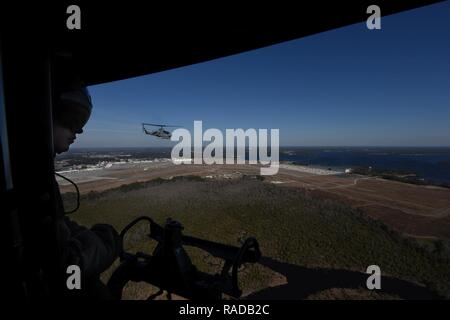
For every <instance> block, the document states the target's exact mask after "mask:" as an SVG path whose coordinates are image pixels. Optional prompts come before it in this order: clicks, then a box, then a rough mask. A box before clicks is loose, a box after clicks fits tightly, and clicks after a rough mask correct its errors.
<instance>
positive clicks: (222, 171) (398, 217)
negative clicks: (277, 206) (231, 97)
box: [58, 159, 450, 240]
mask: <svg viewBox="0 0 450 320" xmlns="http://www.w3.org/2000/svg"><path fill="white" fill-rule="evenodd" d="M259 172H260V166H258V165H193V164H182V165H175V164H173V163H172V162H171V161H170V160H169V159H165V160H160V161H154V162H143V163H132V164H129V163H121V164H114V165H112V166H109V167H107V168H101V169H98V170H78V171H68V172H64V173H63V175H65V176H66V177H68V178H70V179H72V180H73V181H74V182H75V183H77V185H78V187H79V189H80V192H81V193H82V194H86V193H89V192H91V191H97V192H101V191H104V190H108V189H112V188H117V187H120V186H122V185H128V184H131V183H135V182H145V181H149V180H153V179H157V178H162V179H172V178H173V177H176V176H192V175H195V176H200V177H202V178H204V179H216V180H221V179H242V178H244V177H248V176H250V177H258V176H259ZM264 182H265V183H271V184H276V185H277V186H278V187H280V188H302V189H306V190H307V191H308V192H310V193H312V194H313V195H315V196H317V197H319V198H320V199H332V200H339V201H342V202H345V203H347V204H349V205H351V206H352V207H353V208H358V209H360V210H361V211H362V212H364V213H365V214H367V215H369V216H370V217H372V218H374V219H379V220H381V221H383V222H384V223H385V224H386V225H388V226H389V227H391V228H393V229H395V230H397V231H398V232H400V233H402V234H403V235H406V236H410V237H415V238H423V239H428V238H429V239H447V240H448V239H450V189H447V188H441V187H434V186H421V185H413V184H408V183H402V182H397V181H391V180H386V179H381V178H377V177H368V176H363V175H356V174H344V173H342V172H334V171H330V170H326V169H319V168H311V167H306V166H297V165H291V164H280V169H279V172H278V174H276V175H273V176H264ZM58 183H59V184H60V187H61V191H62V192H63V193H64V192H74V191H75V190H74V187H73V186H71V185H70V184H68V183H67V182H66V181H62V180H60V179H58Z"/></svg>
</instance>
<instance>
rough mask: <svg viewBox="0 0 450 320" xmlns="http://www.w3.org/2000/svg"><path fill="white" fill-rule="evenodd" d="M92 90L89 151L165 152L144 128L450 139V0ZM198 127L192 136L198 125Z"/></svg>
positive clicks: (316, 141)
mask: <svg viewBox="0 0 450 320" xmlns="http://www.w3.org/2000/svg"><path fill="white" fill-rule="evenodd" d="M381 15H382V17H381V27H382V28H381V30H368V29H367V28H366V23H365V22H362V23H358V24H353V25H350V26H347V27H343V28H339V29H335V30H331V31H327V32H323V33H320V34H316V35H312V36H309V37H305V38H300V39H297V40H293V41H289V42H284V43H281V44H277V45H273V46H270V47H266V48H262V49H258V50H252V51H248V52H245V53H241V54H237V55H233V56H228V57H224V58H220V59H216V60H213V61H208V62H204V63H200V64H195V65H191V66H187V67H182V68H177V69H173V70H169V71H164V72H160V73H155V74H150V75H146V76H142V77H137V78H131V79H127V80H122V81H116V82H111V83H106V84H101V85H96V86H91V87H89V91H90V93H91V96H92V101H93V104H94V108H93V112H92V116H91V119H90V121H89V122H88V124H87V125H86V127H85V130H84V133H83V134H82V135H81V136H79V137H78V138H77V141H76V143H75V144H74V145H73V147H75V148H77V147H78V148H82V147H159V146H173V145H175V144H176V142H171V141H167V140H162V139H159V138H156V137H153V136H149V135H145V134H144V133H143V131H142V127H141V123H142V122H150V123H165V124H173V125H179V126H183V127H185V128H186V129H188V130H193V122H194V120H201V121H203V130H206V129H208V128H218V129H220V130H222V131H223V133H224V136H225V129H226V128H230V129H237V128H242V129H248V128H255V129H279V130H280V145H281V146H450V1H446V2H444V3H439V4H435V5H432V6H427V7H422V8H418V9H414V10H410V11H406V12H402V13H399V14H395V15H391V16H386V17H383V8H381ZM191 132H193V131H191Z"/></svg>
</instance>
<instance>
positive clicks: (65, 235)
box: [57, 217, 122, 278]
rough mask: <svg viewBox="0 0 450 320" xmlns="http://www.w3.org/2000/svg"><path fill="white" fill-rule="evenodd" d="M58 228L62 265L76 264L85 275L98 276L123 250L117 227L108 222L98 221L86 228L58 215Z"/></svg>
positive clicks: (65, 266) (87, 276) (64, 266)
mask: <svg viewBox="0 0 450 320" xmlns="http://www.w3.org/2000/svg"><path fill="white" fill-rule="evenodd" d="M57 229H58V233H59V234H58V238H59V239H60V243H61V245H62V246H61V248H60V250H61V257H62V261H61V263H62V267H63V268H67V266H68V265H71V264H75V265H78V266H79V267H80V269H81V273H82V276H83V277H86V278H89V277H91V276H98V275H99V274H100V273H102V272H103V271H105V270H106V269H108V268H109V267H110V266H111V265H112V263H113V262H114V260H115V259H116V258H117V257H118V256H119V254H120V252H121V250H122V243H121V239H120V237H119V235H118V234H117V231H116V230H115V229H114V228H113V227H112V226H110V225H107V224H97V225H95V226H93V227H92V228H91V229H88V228H85V227H82V226H79V225H78V224H77V223H75V222H73V221H70V220H69V219H68V218H67V217H61V219H60V220H59V221H58V228H57Z"/></svg>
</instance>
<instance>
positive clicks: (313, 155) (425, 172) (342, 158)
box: [280, 147, 450, 185]
mask: <svg viewBox="0 0 450 320" xmlns="http://www.w3.org/2000/svg"><path fill="white" fill-rule="evenodd" d="M280 160H281V161H291V162H293V163H295V164H302V165H310V166H318V167H326V168H331V169H332V170H341V171H343V170H345V169H346V168H352V167H365V168H367V167H372V168H373V169H374V170H377V171H396V172H405V173H413V174H416V175H417V178H418V179H421V180H423V181H424V182H427V183H435V184H448V185H450V147H282V148H280Z"/></svg>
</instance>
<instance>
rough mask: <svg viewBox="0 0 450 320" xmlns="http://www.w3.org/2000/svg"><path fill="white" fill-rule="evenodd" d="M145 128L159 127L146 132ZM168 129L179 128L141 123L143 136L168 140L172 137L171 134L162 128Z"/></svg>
mask: <svg viewBox="0 0 450 320" xmlns="http://www.w3.org/2000/svg"><path fill="white" fill-rule="evenodd" d="M146 126H151V127H159V129H156V130H148V129H147V128H146ZM169 127H180V126H172V125H166V124H154V123H142V130H144V132H145V134H148V135H151V136H155V137H158V138H161V139H170V137H172V133H171V132H170V131H167V130H164V128H169Z"/></svg>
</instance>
